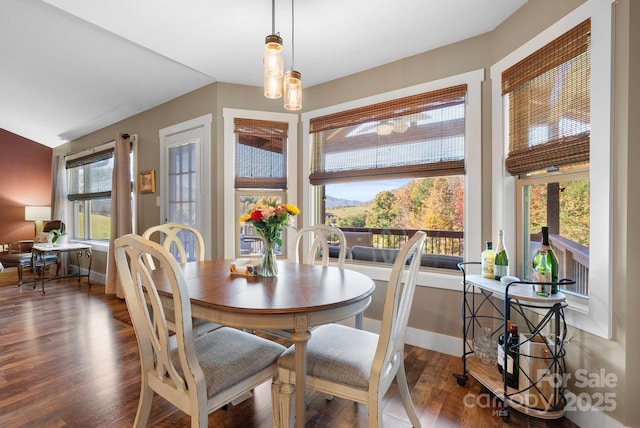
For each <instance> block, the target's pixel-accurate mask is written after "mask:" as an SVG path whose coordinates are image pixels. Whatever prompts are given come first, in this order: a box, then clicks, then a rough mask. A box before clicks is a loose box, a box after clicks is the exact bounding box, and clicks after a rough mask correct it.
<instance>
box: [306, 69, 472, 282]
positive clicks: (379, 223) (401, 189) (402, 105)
mask: <svg viewBox="0 0 640 428" xmlns="http://www.w3.org/2000/svg"><path fill="white" fill-rule="evenodd" d="M483 79H484V72H483V71H482V70H478V71H472V72H469V73H465V74H461V75H457V76H451V77H447V78H444V79H441V80H437V81H433V82H428V83H423V84H420V85H416V86H412V87H407V88H403V89H399V90H396V91H392V92H388V93H384V94H379V95H375V96H372V97H368V98H363V99H360V100H355V101H352V102H348V103H345V104H341V105H336V106H331V107H327V108H324V109H321V110H317V111H312V112H308V113H305V114H303V126H304V133H303V135H304V136H305V138H306V139H307V141H305V144H303V145H302V147H303V150H304V153H303V158H302V166H303V168H304V170H307V171H310V175H309V182H308V183H307V184H309V185H308V186H305V187H304V188H303V196H304V198H305V201H307V202H306V204H305V206H311V207H313V214H314V215H313V217H312V218H310V219H309V218H308V217H307V218H306V219H305V221H309V222H310V224H313V223H331V224H335V225H337V226H339V227H341V228H342V229H343V230H344V231H346V232H348V234H349V235H351V236H352V237H353V240H352V241H356V242H357V241H360V244H359V245H358V246H360V247H368V248H358V249H357V251H356V253H358V252H359V253H360V256H358V254H356V255H355V256H356V257H354V254H351V256H352V259H351V261H348V262H349V263H352V265H351V266H350V268H353V269H356V270H359V271H362V272H364V273H366V274H367V275H369V276H371V277H372V278H375V279H379V280H383V281H384V280H388V273H389V267H390V265H389V263H390V262H392V261H393V260H394V258H393V252H397V248H399V247H400V246H401V245H402V244H403V243H404V242H405V241H406V238H407V236H410V235H411V234H413V233H414V231H415V230H417V229H423V230H424V229H426V231H427V233H428V234H430V237H429V239H428V240H429V242H428V243H427V247H428V249H427V252H428V253H432V254H428V255H427V257H426V258H425V259H423V266H429V267H436V268H441V267H449V268H451V267H453V269H456V268H455V261H456V260H461V259H463V258H464V254H465V251H471V253H470V254H473V253H474V251H475V249H476V248H481V238H480V236H481V233H480V225H481V215H480V213H481V211H482V210H481V201H482V191H481V177H480V171H481V165H480V163H479V162H467V161H465V159H480V158H481V153H480V149H481V148H480V141H481V135H480V134H481V131H480V123H481V113H480V88H481V85H480V83H481V82H482V80H483ZM438 197H440V199H438ZM425 201H426V202H425ZM445 208H446V209H445ZM470 213H476V214H475V215H469V214H470ZM305 225H306V224H305ZM363 231H364V232H365V235H366V236H362V235H361V233H362V232H363ZM358 234H360V235H358ZM347 240H348V241H349V237H348V239H347ZM352 245H355V244H353V243H350V242H348V243H347V246H348V247H351V246H352ZM433 253H435V254H433ZM357 257H362V258H363V260H362V261H360V260H359V259H357ZM367 257H368V258H369V259H371V260H375V262H374V263H372V262H370V261H365V260H364V258H367ZM428 258H430V259H431V260H430V263H431V264H429V262H426V259H428ZM438 258H442V259H445V260H447V262H448V264H444V265H442V264H436V263H437V262H436V261H435V260H437V259H438ZM452 260H453V263H452V262H451V261H452ZM378 261H379V262H382V263H376V262H378ZM385 262H386V263H385ZM418 284H420V285H427V286H433V287H439V288H446V289H452V290H459V289H460V287H459V278H457V272H456V273H455V274H451V275H450V272H447V271H445V270H442V269H439V270H437V271H433V270H432V269H425V270H423V271H422V272H421V274H420V275H419V278H418Z"/></svg>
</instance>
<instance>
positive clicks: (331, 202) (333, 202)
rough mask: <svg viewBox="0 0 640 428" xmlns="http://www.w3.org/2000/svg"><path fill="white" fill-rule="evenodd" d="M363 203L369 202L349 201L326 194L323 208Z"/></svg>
mask: <svg viewBox="0 0 640 428" xmlns="http://www.w3.org/2000/svg"><path fill="white" fill-rule="evenodd" d="M363 204H365V205H366V204H369V202H362V201H350V200H348V199H340V198H334V197H333V196H327V199H326V202H325V208H326V209H328V210H329V209H332V208H340V207H354V206H357V205H363Z"/></svg>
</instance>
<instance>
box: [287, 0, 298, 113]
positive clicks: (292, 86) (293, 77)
mask: <svg viewBox="0 0 640 428" xmlns="http://www.w3.org/2000/svg"><path fill="white" fill-rule="evenodd" d="M293 1H294V0H291V69H290V70H289V71H288V72H287V73H286V74H285V75H284V108H285V109H287V110H300V109H301V108H302V74H301V73H300V72H299V71H296V70H294V69H293V68H294V64H295V61H294V55H295V46H294V38H295V36H294V27H293V21H294V13H293Z"/></svg>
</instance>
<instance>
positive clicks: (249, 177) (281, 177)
mask: <svg viewBox="0 0 640 428" xmlns="http://www.w3.org/2000/svg"><path fill="white" fill-rule="evenodd" d="M234 125H235V129H234V132H235V134H236V178H235V188H236V189H286V188H287V135H288V129H289V124H288V123H286V122H274V121H269V120H257V119H242V118H236V119H235V121H234Z"/></svg>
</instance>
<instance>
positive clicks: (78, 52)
mask: <svg viewBox="0 0 640 428" xmlns="http://www.w3.org/2000/svg"><path fill="white" fill-rule="evenodd" d="M525 2H526V0H473V1H469V0H348V1H345V0H323V1H317V0H295V3H294V8H295V9H294V12H295V14H294V16H295V25H294V31H295V33H294V36H295V57H294V58H295V68H296V69H297V70H299V71H301V72H302V78H303V87H310V86H313V85H317V84H319V83H323V82H327V81H331V80H334V79H337V78H340V77H342V76H346V75H350V74H353V73H357V72H360V71H363V70H366V69H369V68H372V67H376V66H379V65H383V64H386V63H389V62H392V61H396V60H398V59H401V58H405V57H409V56H412V55H415V54H418V53H421V52H426V51H429V50H431V49H435V48H437V47H440V46H444V45H447V44H450V43H454V42H457V41H460V40H464V39H467V38H470V37H474V36H477V35H479V34H482V33H486V32H488V31H491V30H493V29H494V28H495V27H496V26H498V25H499V24H500V23H501V22H502V21H504V20H505V19H506V18H507V17H509V16H510V15H511V14H512V13H514V12H515V11H516V10H517V9H518V8H519V7H521V6H522V5H523V4H524V3H525ZM291 4H292V0H276V1H275V30H276V32H279V33H280V35H281V36H282V38H283V40H284V58H285V68H286V69H288V68H290V67H291V39H292V37H291V16H292V10H291ZM271 12H272V1H271V0H240V1H228V0H224V1H223V0H188V1H184V0H182V1H180V0H91V1H87V0H2V1H1V2H0V128H3V129H5V130H7V131H10V132H12V133H14V134H18V135H20V136H23V137H25V138H28V139H31V140H33V141H36V142H38V143H41V144H44V145H47V146H50V147H55V146H57V145H60V144H63V143H64V142H66V141H69V140H72V139H74V138H78V137H80V136H82V135H86V134H87V133H90V132H92V131H95V130H97V129H100V128H102V127H104V126H107V125H109V124H112V123H114V122H117V121H119V120H122V119H124V118H127V117H129V116H132V115H134V114H137V113H140V112H142V111H145V110H147V109H150V108H152V107H155V106H157V105H159V104H162V103H164V102H166V101H168V100H171V99H173V98H175V97H178V96H180V95H183V94H185V93H187V92H190V91H193V90H195V89H197V88H200V87H202V86H205V85H207V84H210V83H213V82H216V81H221V82H227V83H235V84H244V85H254V86H261V85H262V56H263V47H264V39H265V36H267V35H268V34H271V28H272V14H271Z"/></svg>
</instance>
